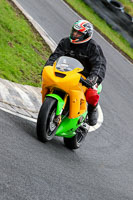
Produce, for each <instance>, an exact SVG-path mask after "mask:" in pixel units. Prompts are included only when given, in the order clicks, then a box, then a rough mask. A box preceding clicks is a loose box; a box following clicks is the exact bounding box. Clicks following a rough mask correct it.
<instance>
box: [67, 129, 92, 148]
mask: <svg viewBox="0 0 133 200" xmlns="http://www.w3.org/2000/svg"><path fill="white" fill-rule="evenodd" d="M87 133H88V131H87V130H86V129H85V128H84V127H83V126H80V127H79V128H78V129H77V130H76V135H75V136H74V137H72V138H64V144H65V146H66V147H67V148H69V149H78V148H79V147H80V146H81V144H82V142H83V141H84V139H85V137H86V135H87Z"/></svg>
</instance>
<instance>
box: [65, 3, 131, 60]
mask: <svg viewBox="0 0 133 200" xmlns="http://www.w3.org/2000/svg"><path fill="white" fill-rule="evenodd" d="M65 1H66V2H67V3H68V4H69V5H70V6H71V7H72V8H73V9H74V10H75V11H77V12H78V13H79V14H80V15H81V16H82V17H83V18H85V19H87V20H89V21H90V22H91V23H92V24H93V25H94V26H95V28H96V29H97V30H98V31H99V32H101V33H102V34H103V35H104V36H105V37H107V38H108V39H109V40H110V43H113V44H114V45H115V46H116V47H118V48H119V49H120V50H121V51H122V52H124V54H125V55H127V56H128V57H129V58H130V60H131V61H133V48H131V47H130V45H129V43H128V42H127V41H126V40H125V39H124V38H123V37H122V36H121V35H120V34H119V33H117V32H116V31H114V30H112V28H111V27H110V26H109V25H108V24H107V23H106V22H105V21H104V20H103V19H101V18H100V17H99V16H98V15H97V14H96V13H95V12H94V11H93V9H92V8H90V7H89V6H88V5H87V4H85V3H84V1H83V0H65ZM121 1H122V0H121ZM123 1H124V0H123ZM125 1H126V2H127V1H128V0H125Z"/></svg>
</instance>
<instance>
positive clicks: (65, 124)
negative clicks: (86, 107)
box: [55, 111, 87, 138]
mask: <svg viewBox="0 0 133 200" xmlns="http://www.w3.org/2000/svg"><path fill="white" fill-rule="evenodd" d="M86 115H87V111H86V112H85V113H84V114H82V115H80V116H79V117H77V118H74V119H69V118H68V117H65V119H63V121H62V122H61V124H60V126H59V127H58V129H57V131H56V134H55V135H56V136H61V137H67V138H71V137H73V136H74V135H76V132H75V131H76V129H77V128H78V127H79V126H80V125H81V123H82V122H83V121H84V119H85V117H86ZM81 116H82V117H83V119H82V122H81V123H78V121H79V119H80V117H81Z"/></svg>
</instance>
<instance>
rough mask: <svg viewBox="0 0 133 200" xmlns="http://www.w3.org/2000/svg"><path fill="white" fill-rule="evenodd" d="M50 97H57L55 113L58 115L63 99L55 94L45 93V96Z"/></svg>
mask: <svg viewBox="0 0 133 200" xmlns="http://www.w3.org/2000/svg"><path fill="white" fill-rule="evenodd" d="M47 96H48V97H52V98H54V99H57V109H56V115H60V113H61V111H62V108H63V106H64V103H65V102H64V100H63V99H62V98H61V97H60V96H59V95H57V94H47V95H46V97H47Z"/></svg>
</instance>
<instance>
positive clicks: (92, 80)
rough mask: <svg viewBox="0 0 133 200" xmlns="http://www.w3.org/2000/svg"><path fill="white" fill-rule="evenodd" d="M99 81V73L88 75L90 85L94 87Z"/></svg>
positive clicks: (87, 80)
mask: <svg viewBox="0 0 133 200" xmlns="http://www.w3.org/2000/svg"><path fill="white" fill-rule="evenodd" d="M97 81H98V76H97V75H90V76H88V77H87V79H86V82H87V83H88V85H89V86H90V87H93V86H94V85H95V84H96V83H97Z"/></svg>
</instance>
